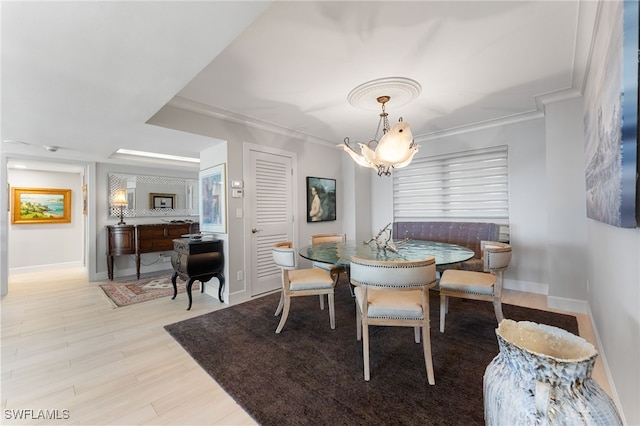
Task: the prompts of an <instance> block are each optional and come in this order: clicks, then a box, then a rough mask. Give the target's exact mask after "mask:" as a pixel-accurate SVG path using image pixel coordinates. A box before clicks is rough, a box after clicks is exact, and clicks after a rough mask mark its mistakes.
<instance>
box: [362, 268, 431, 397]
mask: <svg viewBox="0 0 640 426" xmlns="http://www.w3.org/2000/svg"><path fill="white" fill-rule="evenodd" d="M351 284H353V285H354V286H355V294H356V323H357V331H356V333H357V334H356V335H357V338H358V340H362V355H363V358H364V379H365V380H369V379H370V372H369V325H378V326H401V327H413V328H414V331H415V341H416V343H420V330H422V346H423V352H424V360H425V366H426V370H427V379H428V380H429V384H431V385H434V384H435V379H434V374H433V361H432V359H431V331H430V327H429V288H431V287H433V286H434V285H435V284H436V264H435V259H434V258H433V257H432V256H431V257H429V258H427V259H424V260H419V261H393V262H392V261H380V260H365V259H361V258H358V257H357V256H353V257H352V258H351ZM398 368H402V366H398Z"/></svg>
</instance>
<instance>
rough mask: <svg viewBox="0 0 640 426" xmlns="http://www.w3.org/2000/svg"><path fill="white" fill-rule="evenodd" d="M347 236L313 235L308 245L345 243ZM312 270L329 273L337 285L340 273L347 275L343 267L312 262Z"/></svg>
mask: <svg viewBox="0 0 640 426" xmlns="http://www.w3.org/2000/svg"><path fill="white" fill-rule="evenodd" d="M346 242H347V234H315V235H312V236H311V237H310V238H309V243H310V244H311V245H312V246H313V245H316V244H322V243H346ZM313 267H314V268H320V269H324V270H325V271H329V274H330V275H331V277H332V278H333V279H334V281H335V282H336V283H338V278H340V274H341V273H343V272H344V273H347V268H346V267H344V266H338V265H334V264H333V263H324V262H315V261H314V262H313Z"/></svg>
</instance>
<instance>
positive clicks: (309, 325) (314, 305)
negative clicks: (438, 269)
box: [165, 279, 578, 425]
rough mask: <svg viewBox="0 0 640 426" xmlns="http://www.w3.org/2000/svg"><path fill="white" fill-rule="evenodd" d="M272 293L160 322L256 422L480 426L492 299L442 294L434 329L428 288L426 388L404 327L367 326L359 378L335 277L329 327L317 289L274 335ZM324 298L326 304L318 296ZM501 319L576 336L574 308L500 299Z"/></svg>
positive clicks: (434, 296) (350, 303)
mask: <svg viewBox="0 0 640 426" xmlns="http://www.w3.org/2000/svg"><path fill="white" fill-rule="evenodd" d="M279 298H280V294H279V293H278V294H272V295H269V296H265V297H262V298H260V299H257V300H253V301H251V302H247V303H243V304H240V305H236V306H232V307H229V308H225V309H223V310H220V311H216V312H212V313H209V314H205V315H202V316H199V317H195V318H192V319H189V320H186V321H182V322H178V323H175V324H171V325H168V326H166V327H165V328H166V330H167V331H168V332H169V333H170V334H171V335H172V336H173V337H174V338H175V339H176V340H177V341H178V342H179V343H180V344H181V345H182V346H183V348H184V349H185V350H186V351H187V352H188V353H189V354H190V355H191V356H192V357H193V358H194V359H195V360H196V361H197V362H198V363H199V364H200V365H201V366H202V368H203V369H204V370H205V371H207V372H208V373H209V374H210V375H211V376H212V377H213V378H214V379H215V380H216V381H217V382H218V383H219V384H220V385H221V386H222V387H223V388H224V389H225V390H226V391H227V392H228V393H229V394H230V395H231V396H232V397H233V398H234V399H235V400H236V401H237V402H238V403H239V404H240V405H241V406H242V407H243V408H244V409H245V410H246V411H247V412H249V414H251V415H252V416H253V418H254V419H255V420H256V421H257V422H259V423H261V424H263V425H282V424H322V425H325V424H332V425H357V424H366V425H392V424H394V425H412V424H422V425H427V424H429V425H430V424H438V425H445V424H446V425H461V424H465V425H472V424H476V425H481V424H484V403H483V396H482V378H483V375H484V371H485V369H486V367H487V365H488V364H489V362H491V360H492V359H493V358H494V357H495V356H496V355H497V354H498V351H499V349H498V343H497V340H496V336H495V328H496V327H497V324H496V320H495V317H494V313H493V306H492V305H491V303H488V302H478V301H472V300H463V299H454V298H451V299H450V304H449V314H448V315H447V318H446V329H445V333H444V334H443V333H440V332H439V324H440V322H439V312H440V311H439V296H438V293H437V292H434V291H432V292H431V307H430V308H431V312H430V313H431V315H430V316H431V343H432V350H433V364H434V370H435V380H436V384H435V386H430V385H429V384H428V382H427V376H426V371H425V365H424V358H423V355H422V345H421V344H416V343H415V342H414V340H413V329H412V328H405V327H372V328H370V329H371V335H370V356H371V381H370V382H365V381H364V378H363V377H364V376H363V360H362V343H361V342H359V341H357V340H356V324H355V307H354V300H353V299H352V298H351V296H350V293H349V290H348V288H347V283H346V280H345V279H343V280H342V281H341V283H339V284H338V287H337V288H336V300H335V304H336V329H335V330H331V328H330V327H329V313H328V308H327V307H326V306H325V310H324V311H321V310H320V306H319V301H318V297H317V296H313V297H298V298H294V299H293V300H292V302H291V312H290V314H289V319H288V320H287V323H286V325H285V327H284V329H283V330H282V333H281V334H280V335H277V334H275V329H276V326H277V325H278V321H279V317H274V316H273V314H274V312H275V309H276V307H277V305H278V301H279ZM325 305H326V304H325ZM503 311H504V314H505V317H506V318H510V319H513V320H516V321H523V320H527V321H534V322H538V323H542V324H549V325H553V326H556V327H560V328H563V329H566V330H568V331H570V332H572V333H574V334H578V324H577V320H576V318H575V317H573V316H569V315H561V314H555V313H550V312H545V311H540V310H535V309H527V308H521V307H516V306H511V305H503Z"/></svg>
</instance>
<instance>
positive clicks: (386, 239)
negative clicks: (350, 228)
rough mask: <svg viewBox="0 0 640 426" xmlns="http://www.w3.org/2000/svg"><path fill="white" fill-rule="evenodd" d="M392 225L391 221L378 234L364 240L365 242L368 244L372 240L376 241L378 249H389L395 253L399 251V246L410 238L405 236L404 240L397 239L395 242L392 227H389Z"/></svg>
mask: <svg viewBox="0 0 640 426" xmlns="http://www.w3.org/2000/svg"><path fill="white" fill-rule="evenodd" d="M390 226H391V223H389V224H388V225H387V226H385V227H384V228H382V229H381V230H380V231H379V232H378V233H377V234H376V235H374V236H373V237H371V238H370V239H369V240H367V241H364V244H365V245H367V244H370V243H372V242H375V244H376V248H377V249H378V250H384V251H386V250H389V251H392V252H394V253H398V247H400V246H402V245H404V244H406V243H407V242H408V241H409V238H405V239H404V240H402V241H396V242H395V243H394V242H393V240H392V237H391V229H389V227H390Z"/></svg>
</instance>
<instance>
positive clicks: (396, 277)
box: [351, 256, 436, 289]
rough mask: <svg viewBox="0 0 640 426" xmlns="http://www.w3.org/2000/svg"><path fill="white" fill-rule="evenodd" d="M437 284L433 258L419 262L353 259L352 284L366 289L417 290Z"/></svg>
mask: <svg viewBox="0 0 640 426" xmlns="http://www.w3.org/2000/svg"><path fill="white" fill-rule="evenodd" d="M435 282H436V262H435V258H434V257H433V256H429V257H428V258H426V259H423V260H417V261H386V260H367V259H362V258H359V257H357V256H353V257H351V283H352V284H354V285H360V286H364V287H376V288H395V289H402V288H405V289H415V288H420V287H425V286H430V285H432V284H435Z"/></svg>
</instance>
